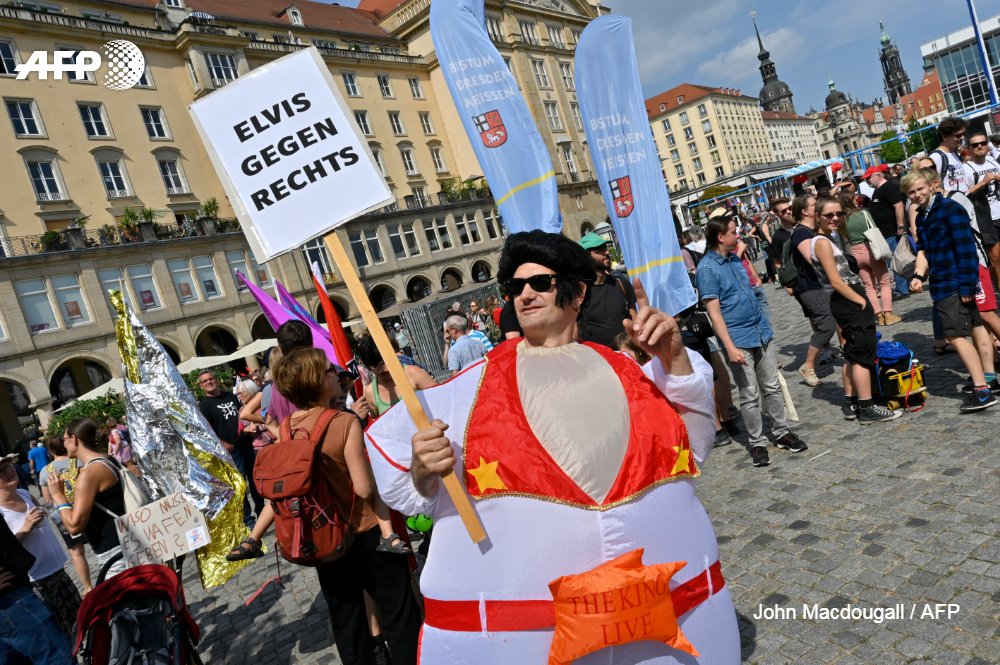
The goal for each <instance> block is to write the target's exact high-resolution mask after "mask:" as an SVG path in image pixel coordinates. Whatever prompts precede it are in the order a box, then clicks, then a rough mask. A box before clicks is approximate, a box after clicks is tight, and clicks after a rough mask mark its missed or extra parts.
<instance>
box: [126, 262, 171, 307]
mask: <svg viewBox="0 0 1000 665" xmlns="http://www.w3.org/2000/svg"><path fill="white" fill-rule="evenodd" d="M125 272H126V273H127V274H128V279H129V283H130V284H131V285H132V292H133V293H134V294H135V295H136V297H138V299H139V308H140V309H142V311H144V312H145V311H147V310H150V309H159V308H160V307H161V306H162V303H161V302H160V292H159V291H158V290H157V288H156V282H154V281H153V273H152V271H151V270H150V269H149V264H148V263H138V264H136V265H134V266H128V267H126V268H125Z"/></svg>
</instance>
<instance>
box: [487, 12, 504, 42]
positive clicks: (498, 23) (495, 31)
mask: <svg viewBox="0 0 1000 665" xmlns="http://www.w3.org/2000/svg"><path fill="white" fill-rule="evenodd" d="M486 32H487V34H489V36H490V39H492V40H493V41H495V42H502V41H504V34H503V21H502V20H501V19H500V17H499V16H493V15H492V14H487V15H486Z"/></svg>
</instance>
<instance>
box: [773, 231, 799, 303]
mask: <svg viewBox="0 0 1000 665" xmlns="http://www.w3.org/2000/svg"><path fill="white" fill-rule="evenodd" d="M793 233H794V230H793ZM778 281H779V282H781V285H782V286H784V287H786V288H789V289H793V288H795V285H796V284H798V283H799V267H798V266H797V265H795V245H794V244H793V243H792V239H791V238H789V239H788V242H786V243H785V244H784V245H783V246H782V248H781V267H780V268H778Z"/></svg>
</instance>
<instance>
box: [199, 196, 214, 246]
mask: <svg viewBox="0 0 1000 665" xmlns="http://www.w3.org/2000/svg"><path fill="white" fill-rule="evenodd" d="M218 218H219V202H218V201H217V200H216V199H215V197H214V196H213V197H211V198H210V199H208V200H206V201H205V203H204V204H203V205H202V206H201V217H199V218H198V225H199V226H200V227H201V231H202V233H204V234H205V235H207V236H210V235H215V233H216V228H215V221H216V220H217V219H218Z"/></svg>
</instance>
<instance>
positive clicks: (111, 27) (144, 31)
mask: <svg viewBox="0 0 1000 665" xmlns="http://www.w3.org/2000/svg"><path fill="white" fill-rule="evenodd" d="M0 17H3V18H12V19H17V20H20V21H33V22H35V23H44V24H47V25H59V26H63V27H65V28H71V29H73V30H94V31H96V32H104V33H109V34H115V35H123V36H125V37H138V38H141V39H159V40H166V39H171V35H170V33H169V32H166V31H164V30H152V29H150V28H134V27H132V26H129V25H126V24H124V23H108V22H105V21H97V20H94V19H83V18H77V17H75V16H66V15H65V14H56V13H51V12H44V11H37V10H34V9H19V8H17V7H0Z"/></svg>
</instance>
